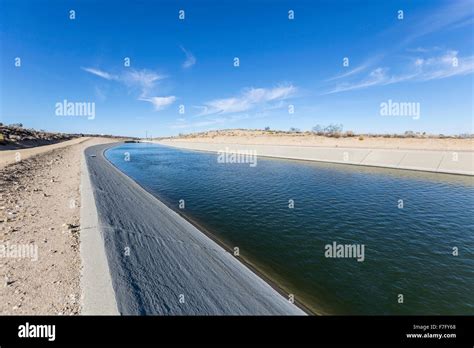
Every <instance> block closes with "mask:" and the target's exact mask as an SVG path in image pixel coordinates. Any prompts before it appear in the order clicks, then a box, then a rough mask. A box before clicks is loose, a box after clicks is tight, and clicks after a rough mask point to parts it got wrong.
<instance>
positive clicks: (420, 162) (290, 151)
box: [146, 141, 474, 176]
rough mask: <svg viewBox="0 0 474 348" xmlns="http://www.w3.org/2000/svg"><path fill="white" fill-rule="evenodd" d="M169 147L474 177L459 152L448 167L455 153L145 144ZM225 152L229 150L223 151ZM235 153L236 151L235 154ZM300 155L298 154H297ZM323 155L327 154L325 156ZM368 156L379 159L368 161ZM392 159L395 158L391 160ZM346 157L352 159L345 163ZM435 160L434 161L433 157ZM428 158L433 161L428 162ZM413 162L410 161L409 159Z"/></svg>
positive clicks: (473, 166) (466, 156)
mask: <svg viewBox="0 0 474 348" xmlns="http://www.w3.org/2000/svg"><path fill="white" fill-rule="evenodd" d="M146 142H151V143H155V144H160V145H164V146H169V147H175V148H180V149H187V150H196V151H205V152H216V151H223V152H235V151H240V150H247V149H255V150H259V151H257V154H258V156H262V157H272V158H283V159H292V160H303V161H313V162H325V163H336V164H346V165H348V164H349V165H358V166H366V167H378V168H388V169H400V170H411V171H421V172H431V173H443V174H456V175H467V176H473V175H474V161H473V158H474V153H473V152H459V154H460V156H462V159H461V158H460V159H459V161H458V162H457V163H456V166H452V165H451V166H447V165H446V164H445V163H443V162H445V161H443V160H444V159H445V157H446V156H447V154H449V153H456V151H435V150H400V149H366V148H361V149H359V148H329V147H328V148H325V147H300V146H291V147H287V148H284V149H281V148H280V149H278V147H281V146H282V145H249V144H230V143H229V144H221V143H219V144H214V143H189V142H167V141H166V142H163V141H146ZM224 148H229V149H230V150H228V149H224ZM234 149H235V150H234ZM295 152H296V153H297V154H296V153H295ZM322 153H324V154H323V155H322ZM369 155H371V156H374V157H376V159H375V160H372V161H369V160H368V157H369ZM390 155H393V156H390ZM345 156H347V157H348V158H349V159H348V160H346V161H345V160H344V157H345ZM397 156H401V160H400V161H396V163H393V160H394V159H395V158H396V157H397ZM433 156H434V157H433ZM426 157H432V158H431V159H429V160H428V161H427V160H426ZM408 158H409V159H410V161H407V159H408ZM453 167H454V168H453Z"/></svg>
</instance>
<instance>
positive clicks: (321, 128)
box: [312, 124, 323, 133]
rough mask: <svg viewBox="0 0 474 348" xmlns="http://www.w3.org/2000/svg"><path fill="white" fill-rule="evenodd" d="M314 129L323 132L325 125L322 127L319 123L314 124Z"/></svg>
mask: <svg viewBox="0 0 474 348" xmlns="http://www.w3.org/2000/svg"><path fill="white" fill-rule="evenodd" d="M312 131H313V132H315V133H321V132H322V131H323V127H321V126H320V125H319V124H317V125H316V126H314V127H313V128H312Z"/></svg>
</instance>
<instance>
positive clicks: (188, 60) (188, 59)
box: [179, 46, 196, 69]
mask: <svg viewBox="0 0 474 348" xmlns="http://www.w3.org/2000/svg"><path fill="white" fill-rule="evenodd" d="M179 47H180V48H181V50H182V51H183V52H184V54H185V55H186V60H185V61H184V63H183V68H184V69H188V68H190V67H192V66H193V65H194V64H196V57H194V55H193V54H192V53H191V52H189V51H188V50H186V49H185V48H184V47H183V46H179Z"/></svg>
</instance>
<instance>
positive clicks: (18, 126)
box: [10, 123, 23, 128]
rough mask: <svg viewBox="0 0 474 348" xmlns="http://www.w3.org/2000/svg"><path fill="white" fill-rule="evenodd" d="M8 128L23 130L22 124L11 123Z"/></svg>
mask: <svg viewBox="0 0 474 348" xmlns="http://www.w3.org/2000/svg"><path fill="white" fill-rule="evenodd" d="M10 127H16V128H23V123H12V124H11V125H10Z"/></svg>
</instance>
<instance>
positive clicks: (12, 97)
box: [0, 0, 474, 136]
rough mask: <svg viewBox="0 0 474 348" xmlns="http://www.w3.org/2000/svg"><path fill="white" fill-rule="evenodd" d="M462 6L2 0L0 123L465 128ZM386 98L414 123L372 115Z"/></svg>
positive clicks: (471, 16) (468, 114)
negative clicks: (78, 105)
mask: <svg viewBox="0 0 474 348" xmlns="http://www.w3.org/2000/svg"><path fill="white" fill-rule="evenodd" d="M473 6H474V5H473V2H472V1H468V0H466V1H463V0H459V1H454V0H447V1H441V0H440V1H436V0H433V1H421V0H406V1H404V0H396V1H395V0H393V1H389V0H387V1H377V0H371V1H358V0H353V1H349V0H345V1H343V0H339V1H329V0H328V1H318V0H314V1H304V0H298V1H295V0H293V1H269V0H254V1H242V0H239V1H217V0H215V1H190V0H188V1H135V2H132V1H127V2H120V1H100V2H99V1H23V0H15V1H13V0H2V1H1V2H0V39H1V43H0V45H1V46H0V58H1V62H0V65H1V84H0V97H1V100H0V101H1V105H0V118H1V122H3V123H6V124H9V123H18V122H21V123H23V124H24V126H26V127H32V128H38V129H45V130H51V131H63V132H84V133H90V132H92V133H108V134H122V135H131V136H145V132H148V134H152V135H153V136H166V135H174V134H178V133H188V132H196V131H204V130H210V129H226V128H263V127H266V126H269V127H271V128H272V129H282V130H288V129H289V128H290V127H296V128H300V129H302V130H309V129H311V128H312V127H313V126H315V125H317V124H320V125H327V124H330V123H341V124H343V125H344V129H345V130H353V131H355V132H363V133H367V132H373V133H376V132H377V133H385V132H389V133H402V132H404V131H406V130H412V131H422V132H423V131H426V132H429V133H443V134H458V133H472V132H473V129H472V128H473V99H472V94H473V90H472V89H473V71H474V53H473V47H474V45H473V43H474V42H473V41H474V37H473V35H474V34H473V27H474V8H473ZM70 10H74V11H75V19H70V18H69V17H70ZM180 10H184V11H185V18H184V20H180V19H179V18H178V15H179V11H180ZM289 10H293V11H294V19H292V20H290V19H289V18H288V11H289ZM399 10H402V11H403V19H399V18H398V17H399V12H398V11H399ZM126 57H129V58H130V66H129V67H127V66H124V59H125V58H126ZM235 57H238V58H239V60H240V66H238V67H235V66H234V58H235ZM345 57H347V58H349V66H344V65H343V59H344V58H345ZM16 58H20V59H21V66H16V65H15V63H17V62H18V61H17V60H15V59H16ZM64 100H67V101H69V102H88V103H95V117H94V118H93V119H91V118H90V117H89V118H88V117H83V116H58V115H56V113H55V110H56V103H58V102H59V103H62V102H63V101H64ZM388 100H392V101H394V102H410V103H419V106H420V117H419V118H418V119H414V118H413V117H407V116H381V114H380V104H381V103H383V102H387V101H388ZM181 105H182V106H184V113H180V106H181ZM182 106H181V110H182ZM291 108H293V109H294V112H293V113H290V112H289V110H290V109H291Z"/></svg>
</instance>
